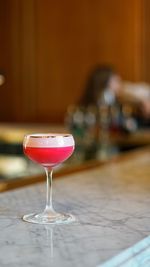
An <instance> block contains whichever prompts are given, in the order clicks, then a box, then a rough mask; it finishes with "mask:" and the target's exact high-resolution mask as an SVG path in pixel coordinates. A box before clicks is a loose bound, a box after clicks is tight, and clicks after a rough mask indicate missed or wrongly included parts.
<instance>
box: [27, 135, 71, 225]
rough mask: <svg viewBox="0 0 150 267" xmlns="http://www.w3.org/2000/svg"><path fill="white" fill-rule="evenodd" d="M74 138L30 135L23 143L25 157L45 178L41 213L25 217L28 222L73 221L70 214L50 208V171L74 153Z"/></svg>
mask: <svg viewBox="0 0 150 267" xmlns="http://www.w3.org/2000/svg"><path fill="white" fill-rule="evenodd" d="M74 146H75V143H74V138H73V136H72V135H71V134H31V135H26V136H25V138H24V142H23V149H24V153H25V155H26V156H27V157H28V158H29V159H31V160H32V161H34V162H36V163H38V164H40V165H42V166H43V167H44V169H45V171H46V176H47V200H46V208H45V210H44V212H43V213H40V214H34V213H32V214H29V215H25V216H24V217H23V219H24V220H25V221H28V222H33V223H40V224H52V223H69V222H72V221H74V220H75V218H74V216H72V215H70V214H60V213H57V212H55V211H54V209H53V206H52V171H53V167H55V166H57V165H58V164H60V163H62V162H63V161H65V160H66V159H68V158H69V157H70V156H71V155H72V153H73V151H74Z"/></svg>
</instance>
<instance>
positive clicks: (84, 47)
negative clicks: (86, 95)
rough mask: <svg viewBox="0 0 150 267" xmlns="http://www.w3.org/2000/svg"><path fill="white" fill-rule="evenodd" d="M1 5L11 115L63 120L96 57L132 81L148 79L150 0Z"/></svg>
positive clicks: (22, 0) (32, 0) (13, 0)
mask: <svg viewBox="0 0 150 267" xmlns="http://www.w3.org/2000/svg"><path fill="white" fill-rule="evenodd" d="M1 3H2V6H3V7H4V10H5V12H4V13H3V11H2V9H0V14H1V18H0V20H1V22H2V24H3V26H4V24H5V31H6V32H7V33H5V31H4V30H3V27H2V26H0V32H2V36H3V42H2V44H0V48H1V50H3V52H4V53H3V59H2V60H1V62H2V68H4V69H5V70H6V73H7V75H8V77H9V79H8V80H9V86H8V84H7V86H6V90H7V91H8V90H10V89H8V87H9V88H10V86H11V90H10V91H11V92H10V96H11V97H10V99H11V100H8V99H7V94H6V91H5V93H3V100H4V101H3V103H5V102H6V101H8V102H7V103H8V104H9V107H10V110H9V111H8V110H7V108H6V105H5V104H2V107H1V108H0V111H2V112H3V113H4V117H3V118H4V119H6V120H7V119H10V120H12V121H13V120H14V121H37V122H38V121H39V122H40V121H41V122H42V121H43V122H44V121H46V122H52V121H62V120H63V117H64V113H65V110H66V108H67V106H68V105H69V104H71V103H76V102H77V101H78V99H79V98H80V96H81V95H82V92H83V90H84V85H85V82H86V78H87V75H88V73H89V71H90V69H91V68H93V66H94V65H96V64H97V63H108V64H112V65H114V66H115V67H116V69H117V70H118V71H119V72H120V74H121V75H122V77H123V78H124V79H127V80H133V81H137V80H140V79H141V78H142V77H143V75H144V66H146V67H145V71H146V69H147V65H146V64H145V65H144V63H143V62H145V61H143V58H144V57H145V58H146V54H147V53H148V45H147V46H145V47H146V52H145V53H146V54H144V45H143V40H144V39H143V38H144V36H146V35H147V32H146V31H145V35H143V27H144V23H146V25H147V27H148V11H146V12H147V13H146V14H147V15H146V16H147V19H146V20H144V19H143V10H144V5H145V3H147V5H148V0H144V1H142V0H132V1H130V0H122V1H120V0H113V1H111V0H101V1H99V0H94V1H93V0H74V1H70V0H64V1H61V0H56V1H52V0H43V1H41V0H7V1H4V0H1ZM6 13H8V14H9V15H7V14H6ZM7 17H8V20H7V22H6V18H7ZM6 29H7V30H6ZM145 38H146V37H145ZM5 43H6V45H5ZM1 118H2V115H1Z"/></svg>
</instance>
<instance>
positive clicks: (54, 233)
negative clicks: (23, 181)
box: [0, 148, 150, 267]
mask: <svg viewBox="0 0 150 267" xmlns="http://www.w3.org/2000/svg"><path fill="white" fill-rule="evenodd" d="M149 155H150V150H149V148H146V149H143V150H137V151H134V152H130V153H128V154H126V155H123V156H120V157H118V158H117V159H113V160H112V161H111V162H109V163H106V164H103V165H100V166H98V165H97V166H95V167H94V165H93V167H92V165H91V168H88V169H87V170H84V171H83V169H82V170H81V171H79V170H78V171H77V172H74V173H70V174H64V175H63V176H62V177H60V178H57V179H54V182H53V188H54V194H53V198H54V207H55V209H56V210H58V211H59V210H60V211H65V212H71V213H72V214H74V215H75V216H76V218H77V222H76V223H74V224H70V225H69V224H68V225H56V226H55V225H52V226H48V225H37V224H31V223H26V222H24V221H22V216H23V215H24V214H27V213H30V212H33V211H39V210H43V208H44V206H45V183H43V182H40V183H36V184H33V185H29V186H26V187H22V188H19V189H15V190H11V191H6V192H3V193H1V194H0V232H1V238H0V248H1V249H0V266H1V267H3V266H11V267H20V266H22V267H33V266H39V267H49V266H54V267H58V266H61V267H70V266H71V267H82V266H86V267H93V266H101V264H103V263H104V262H106V261H107V260H109V259H111V258H112V257H114V256H115V255H118V254H119V253H120V252H122V251H124V250H125V249H127V248H128V247H130V246H133V245H134V244H135V243H137V242H138V241H140V240H142V239H143V238H145V237H147V236H148V235H149V233H150V157H149ZM54 176H55V174H54ZM110 266H111V265H110ZM116 266H117V265H116ZM118 266H122V265H118ZM123 266H125V265H123ZM139 266H140V265H139ZM146 266H150V265H146Z"/></svg>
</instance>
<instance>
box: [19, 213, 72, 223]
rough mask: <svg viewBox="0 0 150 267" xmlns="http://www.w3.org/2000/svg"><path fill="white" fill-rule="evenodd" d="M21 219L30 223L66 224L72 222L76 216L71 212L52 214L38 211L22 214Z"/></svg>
mask: <svg viewBox="0 0 150 267" xmlns="http://www.w3.org/2000/svg"><path fill="white" fill-rule="evenodd" d="M23 220H24V221H26V222H30V223H38V224H67V223H73V222H75V221H76V218H75V217H74V216H73V215H71V214H61V213H56V212H55V213H53V214H45V213H44V212H43V213H40V214H36V213H31V214H27V215H24V216H23Z"/></svg>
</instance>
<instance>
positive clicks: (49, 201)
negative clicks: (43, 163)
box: [44, 167, 55, 215]
mask: <svg viewBox="0 0 150 267" xmlns="http://www.w3.org/2000/svg"><path fill="white" fill-rule="evenodd" d="M44 169H45V172H46V179H47V183H46V207H45V210H44V214H45V215H46V214H47V215H50V214H54V213H55V211H54V209H53V203H52V175H53V169H52V168H48V167H45V168H44Z"/></svg>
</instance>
